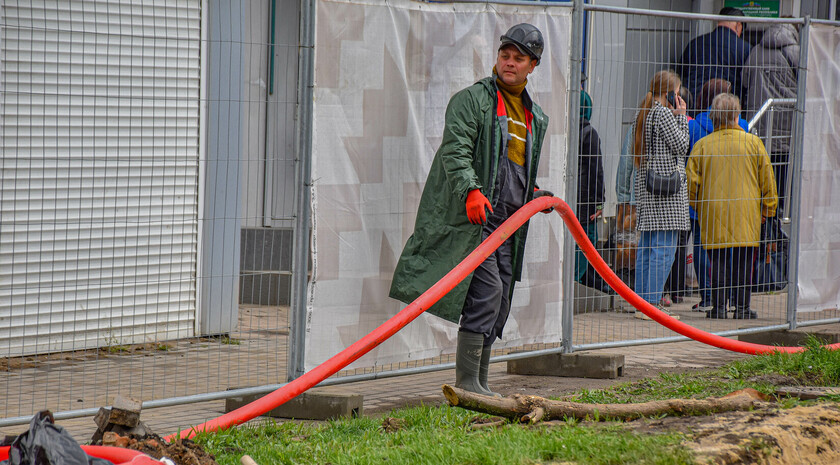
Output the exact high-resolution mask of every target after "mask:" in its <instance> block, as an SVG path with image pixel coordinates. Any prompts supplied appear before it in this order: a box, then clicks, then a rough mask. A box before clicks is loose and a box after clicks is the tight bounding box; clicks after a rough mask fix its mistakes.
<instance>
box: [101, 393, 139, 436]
mask: <svg viewBox="0 0 840 465" xmlns="http://www.w3.org/2000/svg"><path fill="white" fill-rule="evenodd" d="M141 405H142V404H141V402H140V401H139V400H135V399H131V398H128V397H123V396H119V395H118V396H116V397H115V398H114V402H113V404H111V415H110V416H109V417H108V422H109V423H113V424H115V425H122V426H128V427H129V428H133V427H135V426H137V423H139V422H140V409H141Z"/></svg>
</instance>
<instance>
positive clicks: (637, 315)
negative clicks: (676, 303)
mask: <svg viewBox="0 0 840 465" xmlns="http://www.w3.org/2000/svg"><path fill="white" fill-rule="evenodd" d="M656 308H657V309H658V310H659V311H660V312H662V313H664V314H666V315H668V316H670V317H671V318H673V319H675V320H679V319H680V316H679V315H677V314H675V313H673V312H671V311H669V310H665V308H664V307H662V306H661V305H659V306H657V307H656ZM633 318H636V319H638V320H652V319H653V318H651V317H649V316H647V315H645V314H644V313H642V312H640V311H638V310H636V313H635V314H633Z"/></svg>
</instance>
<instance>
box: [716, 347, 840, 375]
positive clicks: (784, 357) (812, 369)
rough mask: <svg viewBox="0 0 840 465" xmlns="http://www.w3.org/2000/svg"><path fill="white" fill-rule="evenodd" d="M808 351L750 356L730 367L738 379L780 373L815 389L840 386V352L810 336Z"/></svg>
mask: <svg viewBox="0 0 840 465" xmlns="http://www.w3.org/2000/svg"><path fill="white" fill-rule="evenodd" d="M805 348H806V350H805V351H804V352H801V353H797V354H785V353H781V352H776V353H773V354H769V355H762V356H758V357H750V358H748V359H745V360H740V361H737V362H733V363H730V364H729V365H727V370H728V371H729V374H730V375H731V376H732V377H734V378H744V377H750V376H756V375H762V374H779V375H784V376H790V377H793V378H796V379H797V380H799V381H800V382H802V383H803V384H810V385H814V386H839V385H840V350H828V349H826V348H825V347H823V346H822V342H821V341H820V340H818V339H816V338H814V337H813V336H808V339H807V340H806V342H805Z"/></svg>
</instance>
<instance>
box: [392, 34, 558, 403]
mask: <svg viewBox="0 0 840 465" xmlns="http://www.w3.org/2000/svg"><path fill="white" fill-rule="evenodd" d="M543 47H544V43H543V37H542V33H541V32H540V31H539V30H538V29H537V28H536V27H534V26H532V25H530V24H525V23H523V24H517V25H516V26H513V27H512V28H510V29H509V30H508V31H507V32H506V33H505V35H503V36H502V37H501V45H500V46H499V49H498V54H497V56H496V66H495V67H494V68H493V76H491V77H488V78H484V79H482V80H480V81H478V82H477V83H475V84H473V85H472V86H470V87H467V88H466V89H463V90H461V91H460V92H458V93H456V94H455V95H454V96H453V97H452V98H451V99H450V101H449V105H448V106H447V108H446V120H445V125H444V129H443V140H442V141H441V145H440V147H439V148H438V151H437V153H435V158H434V160H433V161H432V166H431V168H430V170H429V177H428V178H427V179H426V185H425V186H424V188H423V194H422V196H421V197H420V205H419V207H418V210H417V219H416V221H415V226H414V233H413V234H412V235H411V237H409V239H408V241H407V242H406V244H405V248H404V249H403V252H402V255H401V256H400V259H399V261H398V263H397V267H396V270H395V271H394V278H393V280H392V281H391V290H390V296H391V297H393V298H395V299H399V300H401V301H403V302H405V303H410V302H412V301H413V300H415V299H416V298H417V297H419V296H420V295H421V294H422V293H423V292H425V291H426V290H427V289H428V288H430V287H431V286H432V285H433V284H435V283H436V282H437V281H438V280H439V279H440V278H442V277H443V276H444V275H445V274H446V273H448V272H449V271H451V270H452V268H454V267H455V265H457V264H458V263H460V262H461V261H462V260H463V259H464V258H465V257H466V256H467V255H468V254H469V253H470V252H472V251H473V250H474V249H475V248H476V247H478V245H479V244H480V243H481V241H482V240H484V239H486V238H487V237H488V236H489V235H490V234H492V233H493V231H495V230H496V228H498V227H499V226H500V225H501V224H502V223H503V222H504V221H505V220H506V219H508V217H510V216H511V215H512V214H513V213H514V212H515V211H516V210H518V209H519V208H520V207H522V205H524V204H525V203H526V202H528V201H530V200H531V199H533V198H534V197H537V196H541V195H550V196H553V194H552V193H551V192H548V191H539V190H537V189H536V184H535V182H536V177H537V169H538V167H539V161H540V151H541V149H542V145H543V138H544V136H545V133H546V127H547V125H548V117H547V116H545V114H544V113H543V112H542V110H541V109H540V107H539V106H538V105H537V104H535V103H534V102H533V101H532V100H531V97H530V95H529V94H528V92H527V91H526V90H525V86H526V84H527V83H528V80H527V77H528V75H529V74H531V72H533V71H534V68H535V67H536V66H537V65H538V64H539V62H540V57H541V55H542V52H543ZM546 213H548V211H546ZM527 230H528V228H527V225H525V226H523V227H521V228H519V230H518V231H517V232H516V233H515V234H514V235H513V237H511V238H509V239H508V240H507V241H505V242H504V243H503V244H502V245H501V246H500V247H499V248H498V249H497V250H496V251H495V252H494V253H492V254H491V255H490V256H489V257H487V259H486V260H485V261H484V262H483V263H482V264H481V265H479V267H478V268H476V270H475V271H474V272H473V274H472V275H471V276H470V277H468V278H467V279H464V280H463V281H462V282H461V283H460V284H459V285H457V286H456V287H455V288H454V289H452V290H451V291H450V292H449V293H447V294H446V295H445V296H443V297H442V298H441V299H440V300H439V301H438V302H437V303H436V304H435V305H433V306H432V307H431V308H430V309H429V310H428V312H429V313H431V314H433V315H435V316H439V317H441V318H445V319H447V320H449V321H452V322H459V323H460V328H459V331H458V347H457V351H456V356H455V385H456V386H457V387H460V388H462V389H465V390H468V391H472V392H477V393H481V394H484V395H493V394H494V393H493V392H492V391H490V388H489V387H488V386H487V373H488V370H489V364H490V351H491V347H492V344H493V342H494V341H495V340H496V338H498V337H501V335H502V330H503V329H504V326H505V323H506V322H507V317H508V313H509V312H510V300H511V296H512V295H513V287H514V286H513V284H514V282H515V281H518V280H519V279H520V275H521V270H522V257H523V254H524V248H525V237H526V234H527Z"/></svg>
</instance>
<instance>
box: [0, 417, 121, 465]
mask: <svg viewBox="0 0 840 465" xmlns="http://www.w3.org/2000/svg"><path fill="white" fill-rule="evenodd" d="M0 465H114V464H113V463H111V462H109V461H108V460H105V459H100V458H96V457H91V456H89V455H87V454H86V453H85V451H83V450H82V448H81V447H80V446H79V444H78V443H77V442H76V440H75V439H73V437H72V436H70V433H68V432H67V431H65V430H64V428H63V427H61V426H58V425H56V424H55V422H54V420H53V416H52V413H50V412H49V411H48V410H44V411H42V412H38V414H37V415H35V417H33V418H32V421H30V422H29V431H27V432H25V433H23V434H21V435H20V436H18V437H17V439H15V441H14V442H13V443H12V445H11V446H10V447H9V459H8V460H4V461H2V462H0Z"/></svg>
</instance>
